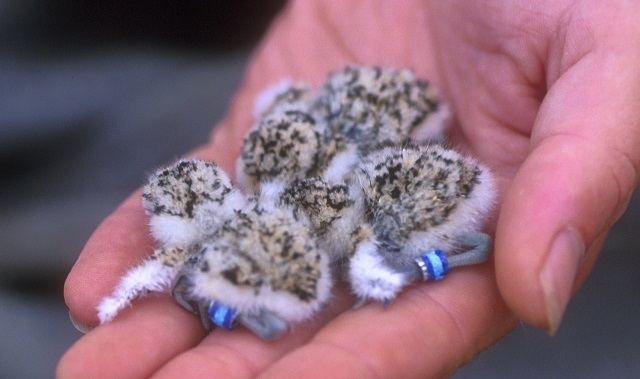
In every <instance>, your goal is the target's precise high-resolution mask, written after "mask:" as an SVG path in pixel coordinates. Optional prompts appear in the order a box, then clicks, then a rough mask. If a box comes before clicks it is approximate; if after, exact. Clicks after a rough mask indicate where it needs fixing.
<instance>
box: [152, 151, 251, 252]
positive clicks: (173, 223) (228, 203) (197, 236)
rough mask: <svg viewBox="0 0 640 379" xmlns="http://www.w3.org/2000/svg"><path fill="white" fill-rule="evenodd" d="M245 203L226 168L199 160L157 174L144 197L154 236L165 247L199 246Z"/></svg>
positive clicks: (182, 163)
mask: <svg viewBox="0 0 640 379" xmlns="http://www.w3.org/2000/svg"><path fill="white" fill-rule="evenodd" d="M245 201H246V199H245V196H244V195H243V194H242V193H241V192H240V191H239V190H238V189H236V188H235V187H234V186H233V184H232V183H231V179H230V178H229V176H227V174H226V173H225V172H224V171H223V170H222V169H220V168H219V167H218V166H216V165H214V164H212V163H210V162H205V161H202V160H197V159H193V160H180V161H178V162H176V163H175V164H173V165H171V166H168V167H165V168H162V169H160V170H158V171H156V173H154V174H153V175H151V177H150V178H149V182H148V183H147V185H146V186H145V187H144V193H143V195H142V205H143V206H144V208H145V210H146V212H147V214H148V215H149V226H150V228H151V233H152V234H153V236H154V238H155V239H156V240H157V241H158V242H160V244H161V245H162V246H165V247H170V246H181V247H184V248H188V247H189V246H190V245H192V244H194V243H199V242H200V241H201V240H202V239H204V238H206V236H207V235H208V234H210V233H211V231H212V230H215V228H216V227H217V226H218V225H219V224H220V223H221V222H223V221H224V220H225V219H227V218H229V217H233V210H234V209H239V208H241V207H242V206H243V205H244V203H245Z"/></svg>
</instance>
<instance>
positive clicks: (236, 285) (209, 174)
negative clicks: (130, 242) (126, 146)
mask: <svg viewBox="0 0 640 379" xmlns="http://www.w3.org/2000/svg"><path fill="white" fill-rule="evenodd" d="M255 115H256V123H255V125H254V127H253V128H252V129H251V130H250V131H249V133H248V134H247V136H246V138H245V139H244V141H243V144H242V147H241V153H240V156H239V158H238V161H237V164H236V171H237V179H238V187H239V188H236V186H234V184H233V183H232V181H231V179H230V178H229V176H227V174H226V173H225V172H223V171H222V170H221V169H220V168H219V167H218V166H216V165H215V164H213V163H209V162H205V161H201V160H180V161H178V162H176V163H175V164H173V165H171V166H168V167H166V168H163V169H160V170H158V171H157V172H156V173H155V174H154V175H152V176H151V177H150V178H149V182H148V184H147V186H146V187H145V190H144V194H143V200H142V201H143V205H144V208H145V210H146V212H147V214H148V215H149V223H150V227H151V232H152V234H153V236H154V237H155V239H156V240H157V241H158V242H159V244H160V247H161V249H159V250H157V251H156V252H155V253H154V254H153V255H151V256H150V257H149V258H148V259H147V260H145V261H144V262H143V263H142V264H141V265H140V266H138V267H136V268H134V269H132V270H130V271H129V272H128V273H127V274H126V275H125V276H124V277H123V279H122V281H121V283H120V285H119V286H118V287H117V289H116V291H115V292H114V294H113V296H111V297H109V298H106V299H105V301H104V302H103V305H102V306H101V308H100V314H101V320H103V321H108V320H110V319H112V318H113V317H114V316H115V315H116V314H117V312H118V311H119V310H121V309H122V308H123V307H124V306H126V305H128V304H130V303H131V301H133V299H135V298H136V297H140V296H144V295H145V294H146V293H147V292H148V291H163V292H167V290H169V289H170V288H171V287H173V290H172V294H173V295H174V297H175V299H176V300H177V301H178V302H179V303H180V304H181V305H182V306H183V307H185V308H186V309H187V310H189V311H192V312H195V313H199V314H200V316H201V317H202V321H203V323H204V324H205V326H206V327H208V326H209V324H210V323H211V321H210V320H209V318H208V312H209V311H208V309H209V306H212V307H213V304H222V305H223V306H224V307H228V309H233V311H234V312H238V314H239V316H238V320H240V321H239V322H240V323H242V324H244V325H245V326H247V327H249V328H250V329H251V330H253V331H254V332H256V333H257V334H258V335H260V336H261V337H262V338H265V339H271V338H275V337H276V336H278V335H281V334H282V333H283V332H284V330H286V328H287V325H288V324H290V323H294V322H299V321H302V320H304V319H308V318H310V317H312V316H313V314H314V313H315V312H317V311H318V310H319V309H321V308H322V306H324V305H325V304H326V303H327V302H328V301H329V299H330V297H331V288H332V285H333V279H334V277H335V278H337V277H342V278H344V279H346V280H347V281H348V282H349V285H350V286H351V288H352V290H353V292H354V293H355V295H356V296H357V297H358V298H359V299H361V300H365V301H366V300H375V301H383V302H385V303H386V302H388V301H390V300H392V299H394V298H395V297H396V296H397V294H398V293H399V292H400V291H401V290H402V288H403V287H404V286H405V285H407V284H408V283H409V282H410V281H413V280H418V279H419V278H418V276H420V271H416V270H419V265H416V263H415V262H416V258H418V257H420V256H421V254H424V253H425V252H426V251H428V250H432V249H440V250H444V251H445V252H446V253H447V254H456V253H457V252H459V251H460V250H464V249H465V248H467V247H470V250H469V251H470V253H469V252H467V253H469V254H470V255H469V256H472V258H471V259H465V260H458V262H463V263H461V264H475V263H477V262H481V261H482V260H483V259H485V257H486V254H485V253H486V252H487V251H488V249H489V248H490V246H489V244H488V243H486V242H487V241H488V240H489V241H490V239H489V238H488V236H486V235H484V234H482V233H481V232H480V228H481V227H482V224H483V222H484V220H485V218H486V215H487V214H488V213H489V211H490V208H491V206H492V204H493V198H494V185H493V180H492V177H491V174H490V172H489V170H488V168H486V167H484V166H483V165H481V164H479V163H477V162H476V161H475V160H473V159H471V158H469V157H466V156H463V155H461V154H459V153H457V152H456V151H454V150H451V149H448V148H446V147H444V146H443V145H442V144H440V143H441V142H442V139H443V130H444V128H445V127H446V124H447V120H448V118H449V111H448V107H447V106H446V104H445V103H444V102H443V101H442V99H441V97H440V95H439V94H438V92H437V91H436V90H435V89H434V88H433V87H432V86H431V85H430V84H429V83H428V82H426V81H424V80H421V79H419V78H417V77H416V75H415V74H414V73H413V72H412V71H410V70H406V69H401V70H398V69H391V68H379V67H365V66H351V67H347V68H344V69H342V70H339V71H336V72H334V73H332V74H330V75H329V77H328V79H327V81H326V82H325V83H324V84H323V85H322V86H321V87H320V88H319V89H318V90H317V91H314V89H313V88H312V87H311V86H310V85H307V84H304V83H295V84H292V83H291V82H283V83H281V84H279V85H277V86H275V87H272V88H270V89H268V90H267V91H265V93H264V94H263V95H262V96H260V98H259V99H258V101H257V103H256V108H255ZM478 235H480V236H481V238H476V237H478ZM485 237H486V238H485ZM469 241H471V242H469ZM470 244H471V245H474V246H470ZM465 262H466V263H465ZM211 320H213V319H211ZM216 322H217V321H216ZM225 327H226V326H225Z"/></svg>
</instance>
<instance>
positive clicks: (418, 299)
mask: <svg viewBox="0 0 640 379" xmlns="http://www.w3.org/2000/svg"><path fill="white" fill-rule="evenodd" d="M520 3H522V4H520ZM543 3H544V2H543ZM592 3H595V4H592ZM620 3H624V2H620ZM623 5H625V6H623ZM598 7H600V8H602V9H598ZM638 16H640V8H639V5H637V2H627V3H624V4H620V5H619V6H618V4H614V2H606V4H605V3H604V2H601V3H598V2H578V1H560V2H549V4H547V5H546V6H545V4H535V5H530V2H527V1H522V2H518V1H497V0H496V1H474V2H470V1H447V2H437V1H433V2H430V1H404V2H376V3H371V2H364V1H341V0H336V1H305V0H300V1H293V2H292V3H291V4H290V5H289V6H288V7H287V8H286V10H285V12H284V13H283V14H281V15H280V17H279V18H278V19H276V21H275V23H274V25H273V27H272V28H271V30H270V32H269V33H268V34H267V36H266V37H265V39H264V41H263V43H262V44H261V45H260V46H259V48H258V49H257V50H256V52H255V55H254V56H253V58H252V61H251V63H250V65H249V67H248V69H247V72H246V76H245V80H244V82H243V84H242V87H241V89H240V90H239V92H238V93H237V95H236V97H235V100H234V102H233V104H232V106H231V108H230V111H229V113H228V114H227V117H226V118H225V120H223V122H222V123H221V125H219V126H218V127H217V128H216V129H215V132H214V134H213V136H212V140H211V141H210V143H208V144H207V145H206V146H203V147H202V148H200V149H198V150H196V151H194V152H193V153H192V155H191V156H197V157H201V158H204V159H208V160H212V161H215V162H216V163H218V164H219V165H221V166H222V167H223V168H225V169H226V171H227V172H233V167H234V162H235V158H236V156H237V154H238V151H239V148H240V141H241V139H242V137H243V136H244V134H245V132H246V131H247V130H248V129H249V128H250V127H251V126H252V123H253V119H252V117H253V116H252V113H251V109H252V103H253V101H254V99H255V96H256V95H257V93H259V92H260V91H261V90H263V89H264V88H266V87H267V86H269V85H271V84H274V83H276V82H278V81H280V80H281V79H283V78H290V79H293V80H304V81H309V82H312V83H315V84H318V83H319V82H320V81H321V80H322V79H323V78H324V77H325V75H326V74H327V73H328V72H330V71H333V70H335V69H337V68H340V67H342V66H344V65H346V64H367V65H380V66H390V67H409V68H412V69H414V70H415V71H416V72H417V73H418V75H419V76H420V77H423V78H426V79H429V80H431V81H432V82H433V83H435V84H436V86H438V87H439V88H440V89H441V90H442V92H443V93H444V95H445V97H446V98H447V99H448V100H449V102H450V103H451V105H452V108H453V110H454V113H455V116H456V122H455V125H454V126H453V128H452V129H451V131H450V135H449V139H450V141H451V143H452V144H453V145H454V146H455V147H457V148H458V149H460V150H463V151H465V152H466V153H468V154H471V155H474V156H476V157H477V158H478V159H479V160H481V161H483V162H485V163H486V164H487V165H489V166H490V167H491V168H492V169H493V171H494V172H495V173H496V175H497V176H498V178H499V192H500V193H499V203H500V206H498V207H497V208H496V209H495V215H494V216H495V217H493V218H492V222H491V223H490V225H489V226H488V229H489V230H488V231H489V232H492V233H493V232H494V233H495V259H494V260H493V261H491V262H488V263H486V264H483V265H481V266H477V267H471V268H464V269H459V270H458V271H456V273H455V274H454V275H451V276H450V277H449V278H447V280H445V281H442V282H439V283H437V284H432V285H417V286H413V287H410V288H407V289H406V290H405V291H404V292H403V293H402V294H400V295H399V296H398V298H397V299H396V300H395V301H394V303H393V305H392V306H391V307H390V308H389V309H388V310H384V309H383V308H382V307H381V306H380V305H379V304H368V305H366V306H364V307H362V308H360V309H358V310H356V311H347V309H348V307H349V305H350V304H351V302H352V300H353V298H351V297H350V296H349V295H348V294H347V291H345V290H336V291H335V292H336V294H335V298H334V300H333V301H332V302H331V304H330V305H329V306H328V307H327V309H325V310H324V311H323V312H322V313H321V314H320V315H319V316H318V317H317V318H316V319H314V320H313V321H311V322H309V323H305V324H303V325H298V326H295V327H294V329H293V330H292V331H291V332H290V333H288V334H287V335H285V336H284V337H283V338H282V339H280V340H277V341H275V342H264V341H262V340H260V339H258V338H257V337H255V336H254V335H253V334H251V333H250V332H248V331H246V330H244V329H242V328H241V329H238V330H236V331H234V332H227V331H224V330H215V331H213V332H212V333H210V334H205V332H204V330H203V329H202V326H201V325H200V322H199V320H198V318H196V317H194V316H193V315H191V314H189V313H187V312H185V311H184V310H182V309H181V308H180V307H179V306H178V305H177V304H176V303H175V302H174V301H173V300H172V299H171V298H169V297H168V296H150V297H149V298H147V299H145V300H141V301H138V302H136V303H135V305H134V307H133V308H132V309H127V310H125V311H123V312H122V314H121V315H120V316H119V317H117V318H116V319H115V320H114V321H113V322H112V323H110V324H107V325H104V326H100V327H99V328H96V329H95V330H93V331H91V332H90V333H89V334H87V335H86V336H85V337H83V338H82V339H81V340H80V341H78V342H77V343H76V344H75V345H74V346H73V347H72V348H71V349H70V350H69V351H68V352H67V353H66V354H65V356H64V357H63V359H62V360H61V362H60V364H59V366H58V375H59V376H60V377H65V378H66V377H88V376H90V377H103V376H104V377H110V378H111V377H118V378H138V377H148V376H152V375H154V374H155V375H156V376H157V377H176V376H178V375H180V376H185V377H198V376H202V377H205V376H206V377H221V378H245V377H254V376H260V375H263V376H264V377H288V376H290V377H321V376H322V377H349V378H358V377H363V378H368V377H402V378H412V377H420V378H424V377H439V376H444V375H447V374H450V373H451V372H453V371H454V370H455V369H456V368H457V367H459V366H460V365H462V364H464V363H465V362H466V361H467V360H469V359H470V358H471V357H473V356H474V355H475V354H477V353H478V352H480V351H482V350H483V349H485V348H487V347H488V346H490V345H491V344H492V343H494V342H495V341H497V340H498V339H500V338H501V337H502V336H504V335H505V334H506V333H507V332H508V331H509V330H510V329H511V328H512V327H513V325H514V324H515V323H516V322H517V320H524V321H526V322H528V323H530V324H532V325H535V326H539V327H542V328H545V329H546V330H547V331H548V332H550V333H554V332H555V330H556V329H557V327H558V325H559V323H560V320H561V317H562V313H563V311H564V308H565V307H566V304H567V302H568V301H569V298H570V296H571V294H572V293H573V291H575V290H576V289H577V288H578V287H579V285H580V284H581V282H582V281H583V280H584V278H585V277H586V275H587V274H588V273H589V271H590V269H591V266H592V265H593V263H594V261H595V259H596V257H597V253H598V251H599V248H600V246H601V244H602V242H603V240H604V238H605V236H606V233H607V231H608V230H609V228H610V227H611V225H612V223H613V222H614V221H615V220H616V219H617V218H618V217H619V216H620V214H621V213H622V212H623V211H624V209H625V207H626V205H627V202H628V200H629V197H630V195H631V193H632V192H633V190H634V189H635V187H636V185H637V183H638V168H639V167H640V149H637V146H638V144H639V143H640V107H639V106H638V105H637V104H638V102H639V101H640V70H638V69H636V68H635V67H637V62H639V61H640V49H638V48H637V46H640V45H639V43H640V30H639V29H640V28H639V27H638V26H637V22H636V21H635V20H637V18H638ZM152 244H153V242H152V241H151V240H150V237H149V233H148V230H147V227H146V220H145V216H144V212H143V209H142V206H141V204H140V194H139V193H136V194H134V195H133V196H132V197H131V198H129V199H128V200H127V201H126V202H125V203H123V205H122V206H121V207H120V208H119V209H118V210H116V211H115V212H114V213H113V214H112V215H111V216H110V217H109V218H108V219H107V220H105V221H104V223H103V224H102V225H101V226H100V228H99V229H98V230H97V231H96V232H95V233H94V235H93V236H92V237H91V239H90V240H89V242H88V243H87V245H86V247H85V249H84V250H83V252H82V254H81V256H80V257H79V259H78V262H77V263H76V265H75V266H74V268H73V270H72V272H71V273H70V275H69V278H68V280H67V283H66V288H65V297H66V300H67V303H68V305H69V307H70V309H71V312H72V313H73V314H74V315H75V317H77V318H78V319H79V320H81V321H82V322H84V323H87V324H96V323H97V317H96V311H95V306H96V305H97V304H98V302H99V301H100V299H101V298H102V297H104V296H105V295H107V294H109V293H110V292H111V291H112V289H113V288H114V286H115V285H116V283H117V282H118V280H119V278H120V276H121V275H122V274H123V273H124V272H125V271H126V270H127V269H128V268H130V267H131V266H133V265H135V264H136V263H137V262H139V261H140V259H141V257H142V256H144V255H146V254H149V253H150V249H149V246H152Z"/></svg>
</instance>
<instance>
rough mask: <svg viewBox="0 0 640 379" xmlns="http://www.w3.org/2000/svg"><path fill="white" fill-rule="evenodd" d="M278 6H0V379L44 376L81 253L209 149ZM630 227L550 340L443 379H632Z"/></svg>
mask: <svg viewBox="0 0 640 379" xmlns="http://www.w3.org/2000/svg"><path fill="white" fill-rule="evenodd" d="M283 4H284V1H283V0H269V1H251V0H236V1H224V0H210V1H182V2H177V1H169V0H156V1H154V2H147V1H145V2H142V1H135V0H134V1H118V0H111V1H107V0H88V1H82V2H81V1H71V0H58V1H54V0H48V1H44V0H43V1H36V0H0V175H1V176H2V180H1V181H0V336H1V338H0V378H46V377H51V376H52V375H53V369H54V367H55V364H56V362H57V360H58V359H59V357H60V356H61V354H62V353H63V352H64V351H65V350H66V349H67V348H68V347H69V346H71V344H72V343H73V342H74V341H75V340H77V339H78V338H79V337H80V336H81V334H80V333H79V332H77V331H76V330H75V329H74V328H73V327H72V326H71V323H70V322H69V319H68V313H67V312H68V311H67V308H66V307H65V305H64V301H63V298H62V286H63V283H64V278H65V276H66V274H67V272H68V271H69V269H70V267H71V265H72V264H73V262H74V261H75V258H76V257H77V255H78V253H79V251H80V250H81V248H82V246H83V244H84V243H85V241H86V240H87V238H88V237H89V235H90V234H91V232H92V231H93V230H94V229H95V227H96V226H97V225H98V223H99V222H100V221H101V220H102V219H103V218H104V217H106V216H107V215H108V214H109V213H110V211H112V210H113V209H114V208H115V207H116V206H117V204H118V203H119V202H120V201H121V200H122V199H124V197H125V196H127V195H128V194H129V193H130V192H131V191H133V190H134V189H135V188H137V187H138V186H139V185H141V184H142V183H143V181H144V180H145V177H146V175H147V174H148V173H149V172H151V171H152V170H153V169H154V168H155V167H157V166H158V165H160V164H163V163H166V162H168V161H171V160H172V159H174V158H176V157H178V156H179V155H181V154H182V153H184V152H186V151H188V150H189V149H191V148H193V147H194V146H196V145H199V144H201V143H202V142H203V141H205V140H206V139H207V138H208V135H209V133H210V130H211V126H212V125H214V124H215V123H216V122H217V121H219V120H220V119H221V118H222V116H223V114H224V112H225V109H226V107H227V104H228V101H229V99H230V96H231V95H232V94H233V92H234V89H235V88H236V87H237V85H238V83H239V81H240V79H241V75H242V71H243V68H244V65H245V63H246V61H247V59H248V56H249V53H250V49H251V48H252V47H253V46H254V45H255V43H256V42H257V41H258V39H259V38H260V36H261V35H262V33H263V32H264V30H265V28H266V27H267V25H268V23H269V21H270V19H271V18H272V17H273V16H274V15H275V14H276V13H277V11H278V10H279V9H280V8H281V7H282V6H283ZM639 225H640V199H639V198H638V196H636V197H635V198H634V201H633V202H632V204H631V206H630V208H629V211H628V212H627V213H626V214H625V215H624V216H623V218H622V220H620V222H618V224H617V225H616V226H615V227H614V229H613V231H612V232H611V235H610V238H609V239H608V241H607V243H606V245H605V248H604V251H603V254H602V258H601V260H600V262H599V263H598V265H597V266H596V269H595V271H594V273H593V274H592V275H591V277H590V278H589V280H588V281H587V283H586V284H585V286H584V288H583V289H582V290H581V292H580V293H579V294H578V296H576V298H575V299H574V300H573V301H572V303H571V304H570V306H569V309H568V312H567V316H566V318H565V321H564V324H563V326H562V327H561V329H560V331H559V333H558V335H557V336H556V337H554V338H549V337H547V336H546V335H544V333H542V332H540V331H538V330H534V329H532V328H529V327H527V326H524V325H522V326H518V327H517V328H516V329H515V330H514V332H513V333H511V334H510V335H509V336H508V337H506V338H505V339H504V340H503V341H501V342H500V343H498V344H497V345H495V346H494V347H492V348H491V349H489V351H487V352H486V353H483V354H481V355H480V356H478V357H477V358H476V359H474V360H473V361H472V362H471V363H470V364H468V365H467V366H466V367H464V368H463V369H462V370H460V371H459V372H458V373H457V374H456V376H455V377H456V378H494V377H505V378H510V377H519V378H529V377H531V378H533V377H544V378H603V377H616V378H635V377H640V355H639V354H638V353H637V350H638V348H639V347H640V323H639V322H638V321H636V320H637V319H638V318H640V297H639V296H638V294H637V292H638V289H640V254H638V251H639V249H638V246H640V235H639V234H638V233H637V231H638V226H639ZM416 359H419V357H416Z"/></svg>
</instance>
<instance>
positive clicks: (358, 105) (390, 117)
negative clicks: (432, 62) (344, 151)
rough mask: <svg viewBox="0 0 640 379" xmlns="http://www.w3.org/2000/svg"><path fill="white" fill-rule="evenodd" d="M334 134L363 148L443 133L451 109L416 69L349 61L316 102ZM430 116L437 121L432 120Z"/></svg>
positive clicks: (422, 138)
mask: <svg viewBox="0 0 640 379" xmlns="http://www.w3.org/2000/svg"><path fill="white" fill-rule="evenodd" d="M315 110H316V112H317V113H318V114H319V115H320V117H322V118H324V119H326V120H327V122H328V124H329V128H330V130H331V132H332V134H333V135H340V136H343V137H344V138H345V139H346V140H347V141H349V142H350V143H353V144H356V145H357V146H358V148H359V149H360V151H361V152H364V153H366V152H367V151H368V150H369V149H370V148H372V147H374V146H376V145H378V144H381V143H391V144H401V143H405V142H407V141H409V140H410V139H412V137H414V139H418V140H425V139H439V138H440V137H441V133H442V129H443V127H444V126H445V123H446V120H447V119H448V117H449V110H448V108H447V106H446V104H445V103H444V102H442V100H441V98H440V95H439V94H438V92H437V91H436V90H435V88H434V87H433V86H431V85H430V84H429V83H428V82H427V81H424V80H420V79H418V78H417V77H416V76H415V74H414V73H413V71H411V70H407V69H402V70H398V69H392V68H381V67H366V66H364V67H363V66H350V67H346V68H344V69H342V70H338V71H335V72H333V73H332V74H331V75H329V77H328V79H327V81H326V82H325V84H324V86H322V88H321V90H320V93H319V95H318V98H317V100H316V103H315ZM430 121H433V122H431V123H430Z"/></svg>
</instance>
